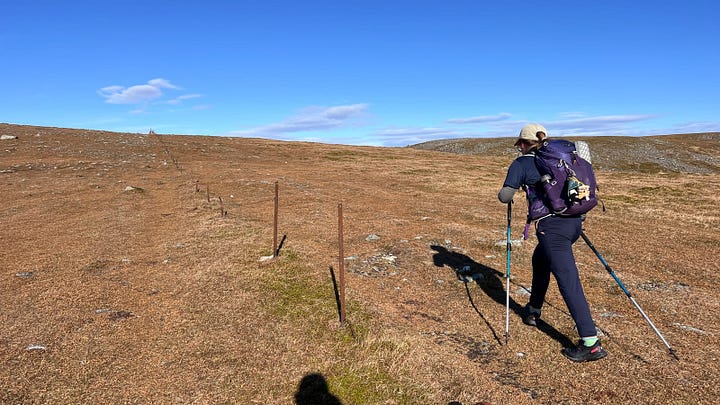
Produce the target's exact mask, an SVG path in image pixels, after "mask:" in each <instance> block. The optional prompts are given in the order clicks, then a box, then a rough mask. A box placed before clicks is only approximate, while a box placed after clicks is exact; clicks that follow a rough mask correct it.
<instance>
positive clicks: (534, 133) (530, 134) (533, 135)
mask: <svg viewBox="0 0 720 405" xmlns="http://www.w3.org/2000/svg"><path fill="white" fill-rule="evenodd" d="M538 132H542V133H543V134H545V137H547V130H545V127H544V126H542V125H540V124H536V123H534V122H533V123H532V124H527V125H525V126H524V127H522V129H521V130H520V136H519V137H518V140H517V141H516V142H515V146H517V144H518V143H520V141H522V140H525V141H539V140H540V138H539V137H538ZM545 137H543V138H545Z"/></svg>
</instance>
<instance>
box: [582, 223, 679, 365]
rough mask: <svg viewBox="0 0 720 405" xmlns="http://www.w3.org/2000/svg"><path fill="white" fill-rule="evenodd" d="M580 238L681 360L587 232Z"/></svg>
mask: <svg viewBox="0 0 720 405" xmlns="http://www.w3.org/2000/svg"><path fill="white" fill-rule="evenodd" d="M580 236H582V238H583V240H584V241H585V243H586V244H587V245H588V246H589V247H590V249H591V250H592V251H593V253H595V256H597V257H598V259H600V263H602V265H603V266H605V270H607V272H608V273H610V275H611V276H612V278H614V279H615V281H616V282H617V283H618V285H619V286H620V288H621V289H622V290H623V292H624V293H625V295H627V297H628V298H630V301H632V303H633V304H634V305H635V308H637V310H638V311H640V314H641V315H642V316H643V318H645V320H646V321H647V323H648V324H649V325H650V327H651V328H652V329H653V330H654V331H655V333H656V334H657V335H658V337H660V340H662V342H663V343H664V344H665V347H667V349H668V352H670V354H671V355H672V356H673V357H674V358H675V360H680V358H679V357H678V355H677V354H676V353H675V350H674V349H673V348H672V347H670V345H669V344H668V342H667V340H665V338H664V337H663V335H662V333H660V331H659V330H658V328H656V327H655V324H654V323H652V321H651V320H650V318H649V317H648V316H647V315H646V314H645V311H643V310H642V308H640V305H638V303H637V301H635V298H633V296H632V295H631V294H630V291H628V289H627V288H625V285H624V284H623V283H622V281H620V279H619V278H618V276H617V275H615V272H614V271H613V269H612V268H611V267H610V265H609V264H607V262H606V261H605V259H604V258H603V257H602V255H601V254H600V252H598V250H597V249H595V246H593V244H592V242H590V239H588V237H587V235H585V232H582V231H581V232H580Z"/></svg>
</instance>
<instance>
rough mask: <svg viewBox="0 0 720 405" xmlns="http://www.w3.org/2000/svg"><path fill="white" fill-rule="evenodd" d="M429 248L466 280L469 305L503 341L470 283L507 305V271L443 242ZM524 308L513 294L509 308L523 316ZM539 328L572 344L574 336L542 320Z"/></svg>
mask: <svg viewBox="0 0 720 405" xmlns="http://www.w3.org/2000/svg"><path fill="white" fill-rule="evenodd" d="M430 248H432V249H433V250H435V251H436V252H437V253H435V254H434V255H433V264H435V266H437V267H440V268H443V267H445V266H448V267H450V268H451V269H452V270H453V271H454V272H455V275H456V276H457V278H458V280H460V281H463V282H464V284H465V291H466V293H467V297H468V300H469V301H470V305H472V307H473V309H474V310H475V312H477V314H478V315H479V316H480V318H481V319H482V320H483V321H484V322H485V324H486V325H487V327H488V328H489V329H490V331H491V332H492V334H493V336H494V337H495V340H497V341H498V343H501V340H500V338H499V337H498V334H497V332H496V331H495V329H494V328H493V327H492V325H490V323H489V322H488V320H487V319H486V318H485V316H484V315H483V313H482V312H481V311H480V310H479V309H478V307H477V306H476V305H475V302H474V301H473V299H472V294H470V288H469V287H468V284H469V283H471V282H473V281H474V282H475V283H476V284H477V285H478V286H480V289H481V290H482V291H483V292H484V293H485V294H486V295H487V296H488V297H490V298H491V299H492V300H493V301H495V302H496V303H498V304H500V305H502V306H505V304H506V301H505V300H506V298H507V297H506V293H505V288H504V286H503V282H504V277H505V273H502V272H500V271H498V270H495V269H493V268H492V267H488V266H485V265H483V264H480V263H478V262H476V261H475V260H473V259H472V258H470V257H469V256H467V255H464V254H462V253H458V252H453V251H451V250H448V249H447V248H446V247H444V246H439V245H431V246H430ZM522 310H523V306H522V305H520V304H519V303H518V302H517V301H515V300H514V299H512V297H511V298H510V311H512V312H513V313H514V314H515V315H517V316H522ZM537 328H538V329H539V330H540V331H541V332H543V333H545V334H546V335H548V336H550V337H551V338H553V339H555V340H556V341H558V342H559V343H560V344H562V345H563V347H569V346H572V344H573V342H572V340H570V339H569V338H568V337H567V336H565V335H564V334H562V333H561V332H560V331H558V330H557V329H555V328H554V327H552V326H551V325H549V324H547V323H546V322H544V321H542V320H538V324H537Z"/></svg>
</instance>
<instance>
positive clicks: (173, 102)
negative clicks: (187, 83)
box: [167, 94, 203, 105]
mask: <svg viewBox="0 0 720 405" xmlns="http://www.w3.org/2000/svg"><path fill="white" fill-rule="evenodd" d="M202 96H203V95H202V94H185V95H182V96H178V97H175V98H174V99H172V100H169V101H167V103H168V104H170V105H178V104H180V103H182V102H183V101H185V100H191V99H193V98H200V97H202Z"/></svg>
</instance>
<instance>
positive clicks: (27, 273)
mask: <svg viewBox="0 0 720 405" xmlns="http://www.w3.org/2000/svg"><path fill="white" fill-rule="evenodd" d="M15 276H16V277H20V278H32V277H33V276H35V273H33V272H32V271H21V272H19V273H15Z"/></svg>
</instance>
